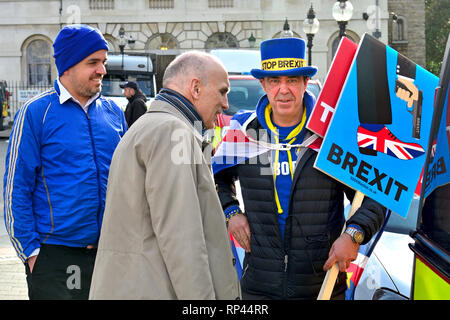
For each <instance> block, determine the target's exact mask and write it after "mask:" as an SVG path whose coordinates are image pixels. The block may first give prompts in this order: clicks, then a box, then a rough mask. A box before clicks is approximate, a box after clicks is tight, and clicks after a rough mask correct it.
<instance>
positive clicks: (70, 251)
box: [25, 244, 97, 300]
mask: <svg viewBox="0 0 450 320" xmlns="http://www.w3.org/2000/svg"><path fill="white" fill-rule="evenodd" d="M96 253H97V249H86V248H75V247H66V246H60V245H51V244H41V249H40V252H39V255H38V256H37V258H36V262H35V264H34V267H33V272H32V273H31V272H30V268H29V267H28V263H26V264H25V270H26V274H27V284H28V297H29V298H30V300H42V299H44V300H87V299H88V298H89V289H90V286H91V279H92V272H93V271H94V262H95V256H96Z"/></svg>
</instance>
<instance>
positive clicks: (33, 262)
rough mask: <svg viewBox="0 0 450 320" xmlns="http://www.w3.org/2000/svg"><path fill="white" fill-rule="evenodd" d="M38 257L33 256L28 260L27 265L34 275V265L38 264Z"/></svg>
mask: <svg viewBox="0 0 450 320" xmlns="http://www.w3.org/2000/svg"><path fill="white" fill-rule="evenodd" d="M36 258H37V255H35V256H31V257H29V258H28V260H27V263H28V267H29V268H30V272H31V273H33V268H34V264H35V262H36Z"/></svg>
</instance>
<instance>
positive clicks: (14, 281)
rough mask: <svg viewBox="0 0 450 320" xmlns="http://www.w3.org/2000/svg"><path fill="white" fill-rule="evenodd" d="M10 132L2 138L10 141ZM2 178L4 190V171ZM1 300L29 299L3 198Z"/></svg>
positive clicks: (1, 134)
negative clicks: (5, 219) (11, 237)
mask: <svg viewBox="0 0 450 320" xmlns="http://www.w3.org/2000/svg"><path fill="white" fill-rule="evenodd" d="M10 133H11V128H7V129H6V130H2V131H0V139H1V140H4V141H8V139H9V135H10ZM1 161H4V159H1ZM2 170H3V169H2ZM0 178H1V179H0V180H2V181H1V183H0V184H1V185H2V188H1V189H2V190H3V172H1V176H0ZM0 300H28V288H27V281H26V275H25V266H24V264H23V263H22V261H21V260H20V259H19V258H18V257H17V254H16V252H15V250H14V248H13V247H12V245H11V242H10V240H9V236H8V233H7V232H6V229H5V223H4V219H3V199H2V201H1V202H0Z"/></svg>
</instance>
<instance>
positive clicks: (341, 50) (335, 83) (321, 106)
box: [306, 37, 358, 138]
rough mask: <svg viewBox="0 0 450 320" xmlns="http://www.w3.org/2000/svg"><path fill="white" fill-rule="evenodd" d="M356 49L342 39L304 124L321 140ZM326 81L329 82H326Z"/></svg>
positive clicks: (346, 39)
mask: <svg viewBox="0 0 450 320" xmlns="http://www.w3.org/2000/svg"><path fill="white" fill-rule="evenodd" d="M357 48H358V45H357V44H356V43H354V42H353V41H351V40H350V39H348V38H346V37H342V39H341V41H340V42H339V46H338V48H337V51H336V54H335V56H334V58H333V62H332V63H331V66H330V69H329V70H328V73H327V76H326V78H325V83H324V86H323V89H322V91H321V93H320V95H319V97H318V98H317V102H316V105H315V106H314V109H313V111H312V112H311V116H310V117H309V120H308V123H307V124H306V127H307V128H308V129H309V130H311V131H313V132H315V133H317V134H318V135H319V136H320V137H322V138H323V137H324V136H325V134H326V132H327V129H328V126H329V124H330V121H331V118H332V117H333V114H334V110H335V109H336V103H337V101H338V99H339V95H340V94H341V90H342V86H343V84H344V82H345V79H346V78H347V73H348V70H349V69H350V66H351V64H352V61H353V58H354V56H355V53H356V49H357ZM328 79H330V81H327V80H328Z"/></svg>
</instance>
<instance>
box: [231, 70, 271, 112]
mask: <svg viewBox="0 0 450 320" xmlns="http://www.w3.org/2000/svg"><path fill="white" fill-rule="evenodd" d="M263 95H264V90H263V89H262V87H261V84H260V83H259V81H258V80H257V79H230V92H228V105H229V109H228V110H224V113H225V114H227V115H233V114H235V113H236V112H237V111H239V110H255V109H256V105H257V103H258V100H259V98H261V97H262V96H263Z"/></svg>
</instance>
